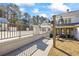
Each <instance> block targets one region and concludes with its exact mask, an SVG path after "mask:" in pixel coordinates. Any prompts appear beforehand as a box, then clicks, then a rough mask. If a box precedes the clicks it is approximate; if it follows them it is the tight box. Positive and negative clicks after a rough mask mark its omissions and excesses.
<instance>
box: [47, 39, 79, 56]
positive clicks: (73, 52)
mask: <svg viewBox="0 0 79 59" xmlns="http://www.w3.org/2000/svg"><path fill="white" fill-rule="evenodd" d="M48 56H79V41H75V40H68V39H61V40H56V47H55V48H53V47H52V48H51V50H50V51H49V54H48Z"/></svg>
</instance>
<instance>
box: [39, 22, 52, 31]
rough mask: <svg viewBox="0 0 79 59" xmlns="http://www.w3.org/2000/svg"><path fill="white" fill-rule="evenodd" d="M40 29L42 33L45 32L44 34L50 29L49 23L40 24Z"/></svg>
mask: <svg viewBox="0 0 79 59" xmlns="http://www.w3.org/2000/svg"><path fill="white" fill-rule="evenodd" d="M40 27H41V30H42V31H46V32H47V31H49V29H50V28H51V27H50V23H42V24H41V25H40Z"/></svg>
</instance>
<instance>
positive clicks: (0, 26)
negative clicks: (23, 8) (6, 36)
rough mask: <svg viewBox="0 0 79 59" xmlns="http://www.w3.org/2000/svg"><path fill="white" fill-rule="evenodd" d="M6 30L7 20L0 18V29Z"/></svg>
mask: <svg viewBox="0 0 79 59" xmlns="http://www.w3.org/2000/svg"><path fill="white" fill-rule="evenodd" d="M6 30H8V21H7V19H6V18H0V31H6Z"/></svg>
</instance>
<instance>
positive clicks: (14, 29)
mask: <svg viewBox="0 0 79 59" xmlns="http://www.w3.org/2000/svg"><path fill="white" fill-rule="evenodd" d="M21 27H22V26H20V25H19V27H18V26H17V25H15V24H7V23H3V22H1V23H0V39H8V38H14V37H21V36H25V35H29V34H33V30H23V29H22V28H21Z"/></svg>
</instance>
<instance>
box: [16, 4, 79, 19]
mask: <svg viewBox="0 0 79 59" xmlns="http://www.w3.org/2000/svg"><path fill="white" fill-rule="evenodd" d="M16 5H18V6H19V8H20V10H21V11H22V12H27V13H28V14H30V15H31V16H35V15H39V16H44V17H48V18H49V19H50V18H51V17H52V15H56V14H61V13H64V12H67V9H69V10H70V11H75V10H79V3H16Z"/></svg>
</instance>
